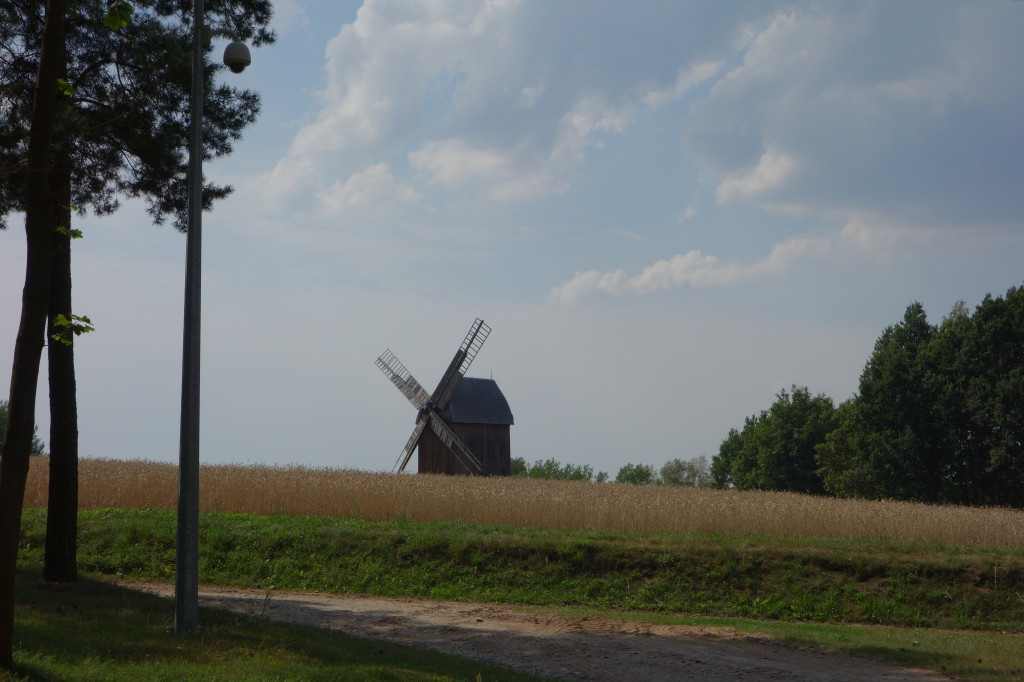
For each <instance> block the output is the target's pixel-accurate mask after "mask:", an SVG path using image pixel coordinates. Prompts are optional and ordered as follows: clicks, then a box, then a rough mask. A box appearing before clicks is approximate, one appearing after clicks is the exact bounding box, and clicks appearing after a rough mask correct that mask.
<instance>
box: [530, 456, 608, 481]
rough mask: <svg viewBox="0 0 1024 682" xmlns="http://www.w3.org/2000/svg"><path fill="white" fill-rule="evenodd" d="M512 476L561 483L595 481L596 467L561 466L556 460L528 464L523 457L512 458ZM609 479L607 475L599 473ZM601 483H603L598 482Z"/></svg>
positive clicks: (586, 465)
mask: <svg viewBox="0 0 1024 682" xmlns="http://www.w3.org/2000/svg"><path fill="white" fill-rule="evenodd" d="M512 475H513V476H517V477H519V478H547V479H553V480H560V481H592V480H595V476H594V467H592V466H590V465H589V464H582V465H581V464H561V463H559V462H558V461H557V460H555V459H543V460H541V459H539V460H537V461H536V462H534V463H533V464H529V465H528V464H527V463H526V460H525V459H523V458H522V457H513V458H512ZM602 475H603V476H604V477H605V478H607V474H603V472H602V473H599V474H598V475H597V477H598V478H600V477H601V476H602ZM598 482H601V481H598Z"/></svg>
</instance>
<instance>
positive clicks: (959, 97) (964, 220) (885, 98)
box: [684, 2, 1024, 230]
mask: <svg viewBox="0 0 1024 682" xmlns="http://www.w3.org/2000/svg"><path fill="white" fill-rule="evenodd" d="M997 5H998V3H969V4H935V3H914V2H906V3H856V4H851V5H841V6H840V5H828V4H825V5H814V4H804V5H802V6H800V5H798V6H796V8H795V9H787V10H786V11H784V12H781V13H779V14H777V15H776V16H775V17H774V19H773V20H772V21H771V22H770V23H768V24H767V25H766V26H762V27H757V28H755V30H754V32H753V37H752V38H751V39H750V41H749V44H747V45H746V46H745V47H744V48H741V49H742V50H743V51H742V53H741V57H742V59H741V61H740V62H739V63H738V65H736V66H735V67H734V68H732V69H731V70H729V71H728V72H727V73H725V75H724V76H723V77H721V78H720V79H718V80H717V82H715V83H714V85H713V86H712V87H711V88H710V90H709V93H708V94H707V96H705V97H702V98H700V99H699V100H697V101H696V102H695V104H694V107H693V111H692V115H691V116H689V117H688V118H687V120H686V122H685V124H684V125H685V129H686V135H687V140H688V142H689V145H690V147H691V148H692V149H693V150H694V151H696V152H697V154H698V156H699V158H700V160H701V162H702V163H703V164H704V169H705V170H706V171H708V172H709V173H710V174H711V175H712V176H713V177H714V178H715V182H716V183H717V188H718V189H717V198H718V200H719V201H735V202H744V203H748V204H751V205H754V206H757V207H761V208H766V209H779V208H782V209H786V210H797V211H800V212H802V213H805V214H806V215H810V216H818V217H821V218H827V219H828V220H830V221H834V220H835V219H836V218H837V217H838V219H839V221H840V223H845V222H848V221H854V220H855V219H856V218H857V216H860V215H865V214H870V215H873V216H876V218H877V219H876V220H875V222H876V223H877V224H888V225H892V226H894V227H899V228H914V229H922V230H929V229H931V228H932V227H935V226H943V225H944V226H961V227H967V226H974V225H977V224H989V225H1002V226H1003V228H1004V229H1015V228H1014V227H1013V225H1014V224H1015V221H1016V218H1015V217H1014V216H1019V215H1020V214H1021V212H1024V193H1021V192H1020V191H1019V188H1020V186H1021V185H1022V184H1024V175H1022V173H1024V171H1022V170H1021V165H1020V164H1019V163H1018V162H1015V161H1014V160H1013V159H1014V158H1015V154H1016V152H1011V151H1009V150H1019V149H1020V148H1022V147H1024V128H1022V127H1021V126H1020V124H1019V122H1020V120H1021V119H1022V117H1024V73H1022V71H1021V70H1020V69H1018V68H1016V66H1015V64H1017V63H1018V62H1019V60H1020V58H1021V57H1024V49H1022V47H1021V43H1020V41H1019V35H1020V32H1021V31H1022V30H1024V12H1020V11H1018V9H1017V8H1014V7H1011V6H1009V5H1007V6H1005V7H1003V6H997ZM1018 161H1019V159H1018ZM876 229H878V228H876Z"/></svg>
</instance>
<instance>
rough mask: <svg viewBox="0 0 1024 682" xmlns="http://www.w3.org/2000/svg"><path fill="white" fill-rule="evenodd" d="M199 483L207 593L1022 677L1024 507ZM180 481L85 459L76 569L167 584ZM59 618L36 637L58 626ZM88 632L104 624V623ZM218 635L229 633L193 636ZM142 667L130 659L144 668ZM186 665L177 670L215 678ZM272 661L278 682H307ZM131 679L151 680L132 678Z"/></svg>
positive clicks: (237, 470) (27, 560)
mask: <svg viewBox="0 0 1024 682" xmlns="http://www.w3.org/2000/svg"><path fill="white" fill-rule="evenodd" d="M33 460H34V461H33V470H32V473H31V475H30V479H29V487H28V491H27V494H26V505H27V506H29V507H41V506H44V505H45V500H46V498H45V494H46V472H45V466H46V460H45V458H33ZM201 478H202V488H201V490H202V493H201V507H202V509H203V510H204V513H203V514H202V518H201V529H200V544H201V548H200V557H201V558H200V561H201V565H200V575H201V578H202V580H203V582H207V583H213V584H220V585H237V586H241V587H249V588H268V587H270V586H271V585H274V586H276V587H277V589H282V590H284V589H297V590H309V591H329V592H352V593H361V594H371V595H382V596H419V597H426V598H435V599H449V600H466V601H484V602H502V603H514V604H526V605H537V606H542V607H544V608H549V609H565V610H570V611H572V612H573V613H576V614H578V617H591V616H592V615H594V614H603V615H604V617H611V618H637V619H642V620H648V621H658V620H663V621H665V622H684V623H693V622H694V621H695V620H697V619H699V622H700V623H701V624H729V625H732V626H733V627H737V628H740V629H744V630H750V631H752V632H765V633H768V634H771V635H774V636H776V637H779V638H783V639H786V640H788V641H793V642H795V643H798V644H811V645H814V646H821V647H825V648H835V649H841V650H846V651H852V652H855V653H866V654H869V655H874V656H878V657H883V658H888V659H890V660H895V661H897V662H900V663H904V664H908V665H918V666H922V667H931V668H934V669H936V670H940V669H941V670H944V671H945V672H947V673H948V674H952V675H958V676H961V677H966V678H969V679H979V680H992V681H996V680H1000V681H1002V680H1013V679H1022V678H1024V675H1022V672H1021V667H1022V664H1021V662H1022V661H1024V635H1022V633H1024V511H1021V510H1009V509H977V508H964V507H942V506H929V505H916V504H910V503H896V502H866V501H856V500H837V499H830V498H822V497H811V496H804V495H793V494H786V493H762V492H735V491H712V490H698V489H692V488H674V487H662V486H642V487H640V486H629V485H612V484H605V485H597V484H588V483H580V482H563V481H537V480H512V479H494V478H490V479H480V478H451V477H443V476H390V475H387V474H371V473H365V472H355V471H343V470H329V469H303V468H299V467H287V468H276V467H260V466H255V467H239V466H217V467H204V468H203V470H202V473H201ZM176 490H177V471H176V469H175V467H173V466H171V465H163V464H155V463H151V462H115V461H110V460H83V461H82V466H81V488H80V494H81V507H82V508H83V509H85V510H87V511H83V512H82V513H81V514H80V546H79V565H80V567H81V568H82V570H83V571H84V572H85V573H86V574H89V575H93V576H100V577H102V576H116V577H119V578H125V579H133V580H152V581H162V582H172V581H173V570H174V534H175V521H174V514H173V510H174V509H175V508H176ZM109 507H119V508H121V509H118V510H113V509H109ZM23 531H24V532H23V541H22V547H21V556H20V565H21V566H23V567H25V568H27V569H29V570H34V567H37V566H38V565H39V564H40V562H41V556H42V547H43V539H44V534H45V512H44V511H43V510H41V509H38V508H30V509H26V512H25V521H24V528H23ZM163 608H164V609H165V610H166V609H167V607H166V606H164V607H163ZM58 613H60V612H59V610H58ZM588 614H589V615H588ZM51 615H52V614H51ZM167 617H168V614H166V613H165V614H164V615H163V618H164V619H166V618H167ZM20 618H22V616H21V615H19V619H20ZM204 618H205V616H204ZM217 618H221V619H224V618H226V619H227V621H226V622H228V623H230V622H234V621H232V620H231V618H236V619H237V616H234V617H230V616H224V615H222V616H217ZM19 622H21V621H20V620H19ZM204 622H206V621H205V620H204ZM217 622H218V623H219V622H220V621H217ZM53 623H54V621H51V624H50V625H49V626H47V628H49V629H50V630H55V631H60V630H61V628H60V627H57V626H55V625H54V624H53ZM100 623H101V624H100V625H98V626H97V629H98V630H99V631H101V632H102V631H103V630H104V628H107V623H106V622H105V621H100ZM243 625H244V626H245V627H246V628H250V627H253V628H257V629H258V628H261V627H263V626H264V625H265V624H262V623H246V624H243ZM139 627H141V626H139ZM164 627H166V624H164ZM218 627H220V626H218ZM224 627H226V626H224ZM240 627H241V625H240ZM282 627H283V626H282ZM44 629H46V628H44ZM65 630H66V629H65ZM132 632H134V631H132ZM140 632H141V630H140ZM220 632H227V631H226V630H222V631H218V633H214V632H213V630H209V631H206V632H205V633H203V637H206V636H213V635H214V634H220ZM148 636H149V635H148V634H147V635H145V636H144V637H143V639H145V637H148ZM291 636H292V635H284V634H282V635H281V638H282V639H280V640H276V639H272V640H267V641H273V642H274V644H273V646H272V647H271V648H267V649H259V648H255V649H254V648H251V647H250V648H246V646H241V645H238V646H235V645H231V647H230V648H229V649H228V651H229V653H224V652H223V651H222V652H221V653H219V654H214V657H216V656H221V657H222V658H223V660H225V661H226V660H232V663H231V665H232V666H236V665H237V666H240V667H239V668H238V670H239V671H241V672H239V673H238V674H237V676H238V677H240V678H247V677H248V676H247V675H246V673H245V672H244V671H245V670H250V669H249V668H245V666H246V665H247V664H246V662H245V659H246V658H251V657H253V656H256V655H262V653H261V652H264V651H267V652H269V653H267V656H268V657H269V658H268V659H267V661H268V665H267V666H262V667H259V666H258V667H257V668H252V670H257V671H258V672H259V674H263V673H264V672H266V671H270V670H272V669H273V668H272V666H270V663H269V662H270V661H281V662H282V665H284V664H286V663H287V662H288V661H291V660H292V659H293V657H294V656H295V654H294V653H293V652H292V649H291V648H290V647H291V644H289V643H288V641H290V640H288V638H289V637H291ZM305 636H306V635H301V637H305ZM332 636H334V635H332ZM237 637H240V638H243V639H244V638H245V637H249V638H254V637H255V638H257V639H258V635H257V634H252V633H249V634H244V635H243V633H237ZM301 637H300V639H301ZM124 638H125V639H127V640H130V639H131V638H132V637H131V636H130V635H129V634H125V635H124ZM44 639H45V638H44ZM106 639H109V637H106ZM228 639H230V638H228ZM172 641H173V638H172ZM202 641H204V642H205V641H206V640H205V639H203V640H202ZM225 641H227V640H225ZM253 641H256V640H253ZM260 641H263V640H260ZM54 642H60V639H59V637H58V638H57V639H55V640H54ZM54 646H59V645H58V644H55V645H54ZM146 646H149V645H146ZM217 646H218V647H219V646H221V645H220V644H218V645H217ZM33 647H34V645H33V646H28V648H27V649H26V651H32V652H33V653H32V656H33V657H42V658H40V659H39V660H36V658H32V657H30V658H29V659H26V660H25V665H27V666H30V667H31V666H32V665H36V666H37V667H38V668H39V669H40V670H44V669H45V670H49V669H53V670H56V669H57V668H56V667H53V666H59V665H63V663H61V661H64V660H65V658H66V654H65V653H64V650H63V649H59V648H57V649H56V650H54V649H53V648H52V647H51V648H50V649H47V648H45V647H44V648H42V649H38V650H37V649H36V648H33ZM273 647H277V648H273ZM95 648H96V650H97V651H104V650H105V649H103V646H102V645H100V644H97V645H96V647H95ZM299 649H300V650H301V651H306V649H303V648H302V647H301V646H300V647H299ZM318 651H319V649H318ZM325 651H326V650H325ZM388 651H391V650H390V649H388ZM254 652H255V653H254ZM151 655H152V656H156V655H157V654H150V653H143V654H140V655H139V656H137V657H136V658H138V659H139V660H140V661H142V662H140V663H138V665H142V664H143V663H144V662H145V661H146V660H148V659H147V658H146V657H147V656H151ZM325 655H326V654H325ZM83 656H84V658H83ZM389 656H390V655H389ZM235 658H239V659H240V660H238V661H234V660H233V659H235ZM79 659H81V660H78V662H76V663H74V664H73V665H74V671H76V672H73V673H68V674H66V675H65V674H56V673H54V676H55V677H57V678H59V679H117V677H116V676H109V675H107V673H106V668H107V666H108V665H114V668H113V669H114V670H118V669H119V668H118V666H119V665H120V664H114V663H110V662H109V661H108V659H107V658H105V657H104V655H102V654H91V655H84V654H83V655H79ZM204 660H205V659H204ZM311 660H312V659H311ZM93 665H94V666H96V672H94V673H91V672H88V670H89V666H93ZM133 665H134V664H133ZM183 665H186V666H187V665H191V663H188V662H185V663H183ZM196 665H198V666H202V665H206V663H203V662H201V661H200V662H197V663H196ZM296 665H299V666H300V667H301V666H302V665H313V666H314V667H318V666H320V663H316V664H310V663H309V662H308V661H299V662H298V663H296ZM331 665H334V664H333V663H332V664H331ZM337 665H339V666H342V667H341V668H339V671H340V672H339V673H338V674H337V675H334V676H332V677H331V678H332V679H345V678H344V674H347V673H345V672H344V670H345V668H344V666H345V665H348V664H347V663H338V664H337ZM353 665H356V664H353ZM358 665H363V664H362V663H360V664H358ZM403 665H404V664H403ZM470 665H471V667H472V665H473V664H470ZM46 666H51V667H50V668H47V667H46ZM399 667H400V668H401V670H402V671H403V672H401V675H406V674H407V675H409V676H406V677H402V676H400V675H399V673H396V672H395V671H394V670H393V669H392V668H387V669H386V670H385V671H384V672H379V673H378V672H372V674H371V673H368V674H371V677H370V679H373V677H372V675H378V677H379V679H447V678H444V677H440V678H433V677H429V675H433V674H435V673H434V672H430V671H427V672H424V671H423V670H422V669H420V668H415V669H414V668H411V667H410V668H409V670H411V671H412V672H408V673H406V672H404V671H405V670H406V669H405V667H402V665H399ZM353 669H354V668H353ZM189 670H192V672H189ZM196 670H202V668H201V667H199V668H195V669H186V670H185V672H183V673H182V674H181V675H179V676H177V677H180V678H184V679H188V678H201V677H206V675H204V674H202V673H200V672H196ZM218 670H219V668H218ZM283 670H285V672H282V673H280V674H279V675H277V676H278V677H279V678H281V679H288V678H289V677H295V678H302V679H316V678H315V677H312V676H310V675H307V674H305V673H301V672H300V673H293V672H288V670H287V669H283ZM367 670H369V669H367ZM453 670H454V669H453ZM82 671H85V672H82ZM140 671H141V672H140ZM33 674H34V673H33ZM117 674H120V673H117ZM267 674H269V675H271V676H273V675H275V674H276V673H267ZM451 674H453V675H455V676H456V677H458V676H459V675H461V674H462V673H461V672H460V673H451ZM389 675H390V677H389ZM417 675H428V676H427V677H417ZM129 677H130V678H135V677H150V675H149V674H148V671H142V669H141V668H138V669H132V671H131V672H128V673H125V674H124V678H125V679H127V678H129ZM172 677H175V676H174V675H173V674H172ZM355 677H358V678H363V675H362V673H357V674H355ZM43 678H46V676H45V675H44V676H43V677H35V678H33V677H31V676H30V677H29V678H27V679H43Z"/></svg>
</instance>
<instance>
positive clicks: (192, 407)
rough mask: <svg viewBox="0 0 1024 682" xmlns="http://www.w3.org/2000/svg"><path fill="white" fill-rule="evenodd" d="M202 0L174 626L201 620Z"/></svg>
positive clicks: (192, 136)
mask: <svg viewBox="0 0 1024 682" xmlns="http://www.w3.org/2000/svg"><path fill="white" fill-rule="evenodd" d="M204 16H205V8H204V6H203V0H194V4H193V19H192V94H191V101H190V104H191V119H190V121H189V147H188V148H189V161H188V235H187V237H186V247H185V252H186V254H185V322H184V332H183V338H182V360H181V432H180V449H179V454H178V477H179V480H178V540H177V542H178V545H177V564H176V571H175V586H174V631H175V633H178V634H181V633H186V632H192V631H194V630H195V629H196V628H197V627H198V626H199V322H200V300H201V296H200V294H201V290H202V281H201V280H202V270H201V262H202V230H203V226H202V222H203V94H204V93H203V87H204V72H205V67H206V60H205V56H204V52H205V48H206V46H207V45H209V40H208V37H207V31H206V27H205V23H204ZM224 62H225V63H226V64H227V65H228V67H229V68H230V69H231V71H232V72H234V73H241V72H242V70H244V69H245V67H246V66H248V65H249V64H250V63H251V60H250V58H249V49H248V48H247V47H246V46H245V44H244V43H241V42H238V41H235V42H233V43H231V45H229V46H228V49H227V50H225V52H224Z"/></svg>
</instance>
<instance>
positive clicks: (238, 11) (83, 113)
mask: <svg viewBox="0 0 1024 682" xmlns="http://www.w3.org/2000/svg"><path fill="white" fill-rule="evenodd" d="M7 5H10V7H7ZM42 8H43V4H42V3H32V2H19V3H13V4H12V3H6V4H4V3H0V83H3V84H4V91H3V101H4V106H2V107H0V130H2V131H3V135H2V136H0V167H3V168H8V169H10V168H20V167H21V166H22V163H21V162H22V161H23V157H24V155H25V153H26V148H27V140H28V123H29V121H30V120H31V108H32V96H33V84H34V82H35V74H36V70H37V68H38V55H39V48H40V39H41V36H42V26H43V21H44V13H43V12H42ZM271 14H272V6H271V3H270V0H231V1H230V2H221V3H207V8H206V17H207V21H208V22H209V24H210V25H211V27H212V28H214V29H223V30H227V31H230V32H231V33H232V34H234V35H237V36H238V38H239V39H240V40H246V41H249V42H250V43H251V44H253V45H255V46H260V45H263V44H269V43H273V42H274V40H275V36H274V33H273V31H271V30H270V29H269V22H270V18H271ZM191 21H192V7H191V3H181V2H166V1H164V0H161V1H159V2H150V1H148V0H147V1H145V2H143V1H139V2H127V1H125V0H115V1H113V2H108V1H107V0H102V1H101V0H80V1H79V2H77V3H75V4H74V6H73V8H72V16H70V17H69V19H68V23H67V39H66V46H67V59H66V73H65V74H63V75H62V79H63V80H62V81H61V82H60V83H59V85H58V87H60V89H61V92H62V94H63V95H64V96H63V97H61V98H60V102H59V107H58V112H57V118H56V121H55V124H54V138H55V139H58V140H60V141H61V144H60V149H59V151H60V153H61V154H62V155H65V156H66V158H67V160H66V161H65V162H63V163H66V167H67V168H68V169H69V180H68V181H69V182H70V188H71V202H70V203H71V204H73V207H72V210H73V211H75V212H78V213H79V214H82V213H84V212H85V211H86V210H91V212H93V213H94V214H96V215H106V214H110V213H113V212H114V211H116V210H117V209H118V207H119V205H120V204H119V202H120V201H121V200H122V199H123V198H143V199H145V200H146V201H147V203H148V209H149V212H150V214H151V215H152V217H153V219H154V222H156V223H162V222H164V221H165V220H166V219H167V218H168V217H171V218H172V219H173V221H174V224H175V226H176V227H177V228H179V229H181V230H184V229H185V228H186V224H187V187H188V182H187V178H188V159H187V146H188V124H189V117H190V105H189V102H190V96H189V95H190V92H191V86H192V79H191V63H192V62H191V58H192V32H191ZM211 49H212V48H211ZM224 68H226V67H224V66H223V65H221V64H219V63H218V62H217V61H214V60H211V63H210V64H208V66H207V68H206V73H205V88H204V93H205V101H204V103H203V110H204V145H205V149H204V158H205V159H207V160H209V159H213V158H216V157H221V156H224V155H226V154H229V153H230V152H231V151H232V146H233V143H234V142H235V141H236V140H238V139H240V137H241V135H242V131H243V130H244V129H245V128H246V127H247V126H249V125H251V124H252V123H253V122H255V120H256V117H257V114H258V113H259V109H260V97H259V95H258V94H257V93H255V92H252V91H248V90H240V89H237V88H233V87H231V86H230V85H229V84H225V85H217V84H216V81H215V76H216V74H217V72H218V71H221V70H223V69H224ZM24 185H25V175H24V173H17V172H14V173H6V174H3V175H0V228H2V227H4V224H5V223H4V221H5V218H6V216H8V215H10V214H11V213H13V212H15V211H21V210H23V209H24V205H23V204H24ZM230 192H231V188H230V187H227V186H219V185H215V184H213V183H205V184H204V187H203V207H204V209H207V210H209V209H210V208H211V207H212V205H213V202H214V201H216V200H218V199H221V198H223V197H225V196H227V195H228V194H229V193H230Z"/></svg>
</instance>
